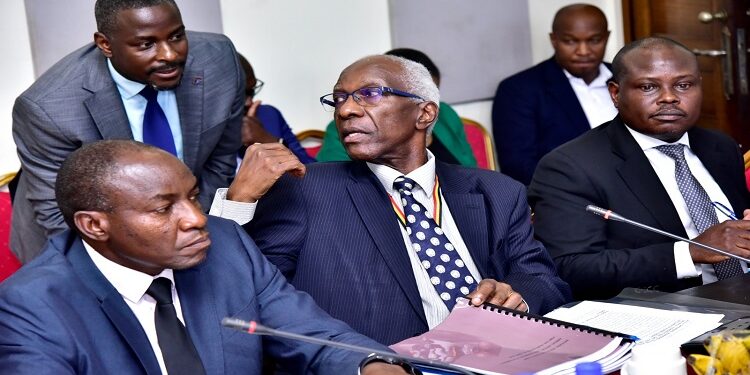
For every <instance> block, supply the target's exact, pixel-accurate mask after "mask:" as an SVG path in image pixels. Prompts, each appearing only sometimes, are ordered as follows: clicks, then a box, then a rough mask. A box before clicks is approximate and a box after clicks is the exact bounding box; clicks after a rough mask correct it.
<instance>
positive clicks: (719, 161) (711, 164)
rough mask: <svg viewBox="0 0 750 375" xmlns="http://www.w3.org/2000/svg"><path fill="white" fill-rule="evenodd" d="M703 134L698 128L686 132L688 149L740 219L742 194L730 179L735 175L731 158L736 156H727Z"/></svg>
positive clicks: (735, 183) (708, 136)
mask: <svg viewBox="0 0 750 375" xmlns="http://www.w3.org/2000/svg"><path fill="white" fill-rule="evenodd" d="M703 132H705V131H704V130H703V129H699V128H693V129H692V130H691V131H689V132H688V137H689V139H690V149H691V150H692V151H693V152H694V153H695V155H696V156H698V159H700V160H701V163H703V166H704V167H706V169H707V170H708V172H709V173H710V174H711V177H713V178H714V180H715V181H716V183H717V184H718V185H719V188H721V190H722V192H724V195H726V196H727V199H729V202H730V203H731V205H732V208H733V209H734V211H735V213H737V214H738V216H740V217H741V216H742V210H743V209H744V208H745V207H743V203H742V202H743V198H742V193H741V192H740V191H737V189H735V186H736V185H737V182H736V181H735V180H733V179H732V176H733V175H736V173H737V172H736V171H733V170H732V169H733V166H732V158H734V157H736V156H735V155H734V154H731V155H730V154H727V152H726V150H724V151H722V150H721V149H720V148H719V144H718V143H716V142H714V141H713V139H714V137H711V136H710V135H708V134H706V135H705V136H702V135H703V134H705V133H703Z"/></svg>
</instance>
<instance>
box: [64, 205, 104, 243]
mask: <svg viewBox="0 0 750 375" xmlns="http://www.w3.org/2000/svg"><path fill="white" fill-rule="evenodd" d="M73 223H75V226H76V228H78V231H79V232H80V233H81V235H83V236H85V237H87V238H91V239H92V240H95V241H99V242H104V241H106V240H107V239H108V238H109V217H108V216H107V214H106V213H104V212H100V211H78V212H76V213H75V214H73Z"/></svg>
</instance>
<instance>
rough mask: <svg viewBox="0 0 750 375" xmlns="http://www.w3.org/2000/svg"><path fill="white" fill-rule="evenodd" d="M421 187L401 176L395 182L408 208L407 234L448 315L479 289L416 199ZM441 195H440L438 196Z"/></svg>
mask: <svg viewBox="0 0 750 375" xmlns="http://www.w3.org/2000/svg"><path fill="white" fill-rule="evenodd" d="M416 186H417V183H416V182H414V180H412V179H410V178H408V177H404V176H401V177H399V178H397V179H396V180H394V181H393V188H394V189H396V190H398V192H399V194H400V195H401V205H402V206H403V208H404V216H405V224H404V225H405V227H406V233H408V234H409V239H410V240H411V244H412V249H413V250H414V251H415V252H416V253H417V256H419V260H420V262H421V263H422V267H423V268H424V269H425V270H426V271H427V275H428V276H430V282H431V283H432V286H434V287H435V290H436V291H437V293H438V295H439V296H440V299H442V300H443V302H445V306H447V307H448V311H450V310H452V309H453V306H454V305H455V304H456V298H458V297H463V296H465V295H467V294H469V292H470V291H471V289H473V288H474V287H475V286H476V280H474V278H473V277H471V273H470V272H469V270H468V269H467V268H466V265H465V264H464V261H463V259H461V255H459V254H458V252H457V251H456V249H455V248H454V247H453V244H452V243H451V242H450V241H449V240H448V237H446V236H445V233H444V232H443V229H442V228H440V226H439V225H438V224H437V223H436V222H435V220H434V219H433V218H432V215H431V214H430V213H429V212H427V210H426V209H425V208H424V206H423V205H422V204H421V203H419V202H418V201H417V200H416V199H414V197H413V196H412V192H411V191H412V189H413V188H414V187H416ZM435 194H439V193H437V192H436V193H435Z"/></svg>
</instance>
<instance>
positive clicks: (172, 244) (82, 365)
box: [0, 140, 406, 375]
mask: <svg viewBox="0 0 750 375" xmlns="http://www.w3.org/2000/svg"><path fill="white" fill-rule="evenodd" d="M81 176H85V177H81ZM56 182H57V183H56V186H55V193H56V197H57V202H58V205H59V207H60V210H61V211H62V213H63V216H64V217H65V221H66V222H67V223H68V225H69V227H70V228H72V229H71V230H66V231H64V232H62V233H60V234H59V235H57V236H55V237H53V238H52V239H51V240H50V242H48V243H47V246H46V250H45V251H44V252H43V253H42V254H40V255H39V257H37V258H36V259H34V260H33V261H31V262H29V263H28V264H26V265H25V266H24V267H23V268H21V270H19V271H18V272H16V273H15V274H14V275H13V276H11V277H10V278H9V279H7V280H6V281H4V282H3V283H2V284H0V369H2V372H3V373H4V374H78V375H89V374H90V375H95V374H171V375H189V374H261V369H262V367H263V361H264V357H265V358H275V359H277V360H278V363H279V364H280V365H281V369H280V370H282V373H290V374H313V373H314V374H351V375H355V374H362V375H375V374H380V375H387V374H391V375H399V374H400V375H406V372H405V371H404V370H405V369H404V368H402V367H401V366H396V365H390V364H386V363H379V362H377V359H378V358H377V357H367V358H366V359H365V357H366V354H362V353H357V352H353V351H348V350H342V349H335V348H331V347H325V346H320V345H317V344H308V343H304V342H300V341H294V340H288V339H284V338H278V337H273V336H267V337H260V336H256V335H249V334H246V333H242V332H237V331H234V330H230V329H229V328H226V327H222V325H221V321H222V318H224V317H232V318H237V319H241V320H244V321H257V322H258V323H260V324H262V325H264V326H267V327H270V328H274V329H278V330H281V331H287V332H293V333H297V334H302V335H308V336H314V337H316V338H319V339H327V340H333V341H336V342H339V343H345V344H353V345H358V346H365V347H368V348H374V349H378V350H381V351H382V350H386V351H387V350H388V349H387V348H385V347H383V346H382V345H380V344H378V343H376V342H374V341H372V340H370V339H368V338H366V337H364V336H362V335H361V334H359V333H356V332H354V331H353V330H352V329H351V328H350V327H348V326H347V325H346V324H344V323H342V322H341V321H338V320H335V319H332V318H331V317H330V316H329V315H328V314H326V313H325V312H323V311H322V310H321V309H320V308H318V307H317V306H316V305H315V302H314V301H313V299H312V298H310V296H308V295H307V294H305V293H302V292H299V291H297V290H295V289H294V288H293V287H291V286H290V285H289V283H288V282H287V280H286V279H285V278H284V276H282V275H281V273H280V272H279V270H278V269H276V267H274V266H273V265H271V264H270V263H269V262H268V260H267V259H266V258H265V257H263V255H262V254H261V253H260V251H259V250H258V248H257V247H256V246H255V244H253V241H252V240H250V238H249V237H248V236H247V234H246V233H245V231H244V230H242V228H240V227H239V226H238V225H237V224H235V223H234V222H230V221H228V220H224V219H221V218H215V217H207V216H206V215H204V214H203V212H202V211H201V207H200V204H199V203H198V195H199V194H200V191H199V183H198V180H197V179H196V177H195V176H194V175H193V174H192V173H191V172H190V170H189V169H188V168H187V166H185V164H183V163H182V162H180V161H179V160H178V159H177V158H176V157H174V156H173V155H170V154H169V153H167V152H165V151H163V150H160V149H158V148H156V147H153V146H149V145H146V144H143V143H138V142H135V141H126V140H110V141H100V142H95V143H91V144H88V145H84V146H83V147H81V148H79V149H78V150H76V151H74V152H73V153H71V155H70V157H68V158H67V159H66V161H65V162H64V163H63V165H62V167H61V168H60V172H59V173H58V175H57V181H56ZM384 359H385V358H384ZM360 362H361V363H362V365H360ZM360 367H362V368H361V371H359V368H360ZM358 371H359V372H358Z"/></svg>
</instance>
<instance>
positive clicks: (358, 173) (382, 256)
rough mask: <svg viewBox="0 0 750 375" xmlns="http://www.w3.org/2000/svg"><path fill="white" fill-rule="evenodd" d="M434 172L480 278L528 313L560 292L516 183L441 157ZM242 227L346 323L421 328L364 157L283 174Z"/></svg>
mask: <svg viewBox="0 0 750 375" xmlns="http://www.w3.org/2000/svg"><path fill="white" fill-rule="evenodd" d="M436 172H437V175H438V178H439V179H440V186H441V188H442V192H443V196H444V197H445V203H446V204H447V205H448V207H449V208H450V211H451V213H452V215H453V219H454V221H455V222H456V225H457V226H458V229H459V230H460V232H461V237H462V238H463V240H464V242H465V243H466V246H467V247H468V250H469V252H470V254H471V256H472V258H473V260H474V263H476V266H477V268H478V270H479V273H480V274H481V276H482V278H492V279H496V280H500V281H504V282H507V283H509V284H510V285H512V286H513V289H515V290H517V291H519V292H520V293H521V294H522V295H523V297H524V298H525V299H526V301H527V302H528V305H529V306H530V307H531V310H532V312H535V313H545V312H547V311H550V310H552V309H553V308H555V307H557V306H559V305H561V304H563V303H565V302H566V301H567V300H568V299H569V289H568V286H567V285H565V283H563V282H562V281H561V280H560V279H559V278H558V277H557V275H556V274H555V269H554V266H553V265H552V261H551V259H550V258H549V256H548V254H547V253H546V251H545V250H544V247H542V245H541V244H540V243H539V242H537V241H535V240H534V239H533V233H532V229H531V225H530V218H529V208H528V205H527V203H526V197H525V194H524V188H523V187H522V186H521V185H520V184H518V183H516V182H514V181H512V180H511V179H509V178H507V177H505V176H503V175H501V174H499V173H497V172H492V171H486V170H479V169H475V168H463V167H459V166H454V165H449V164H445V163H441V162H437V166H436ZM246 229H247V230H248V232H249V233H250V234H251V236H252V237H253V238H254V239H255V240H256V241H257V243H258V247H260V249H261V251H263V253H264V254H265V255H266V256H267V257H268V258H269V260H270V261H271V262H273V263H274V264H276V265H277V266H278V267H279V269H280V270H281V271H282V272H283V273H284V275H286V276H287V278H288V279H289V280H290V281H291V282H292V284H293V285H294V286H295V287H297V288H298V289H301V290H304V291H306V292H308V293H310V295H312V297H313V298H314V299H315V301H316V302H317V303H318V305H320V306H321V307H322V308H323V309H324V310H326V311H327V312H328V313H330V314H331V315H332V316H334V317H336V318H338V319H341V320H343V321H345V322H347V323H349V325H351V326H352V327H353V328H354V329H355V330H357V331H359V332H361V333H363V334H365V335H367V336H369V337H372V338H374V339H375V340H377V341H379V342H381V343H384V344H393V343H395V342H398V341H401V340H403V339H406V338H409V337H413V336H415V335H418V334H421V333H424V332H425V331H427V330H428V325H427V320H426V318H425V313H424V310H423V308H422V302H421V298H420V295H419V291H418V289H417V284H416V281H415V278H414V274H413V272H412V268H411V263H410V262H409V255H408V253H407V249H406V247H405V245H404V241H403V238H402V234H401V229H400V224H399V223H398V221H397V218H396V214H395V213H394V211H393V208H392V206H391V203H390V200H389V197H388V194H387V193H386V191H385V189H383V186H382V185H381V184H380V182H379V181H378V180H377V178H376V177H375V175H373V174H372V172H371V171H370V170H369V168H367V165H366V164H365V163H363V162H343V163H318V164H313V165H311V166H308V169H307V174H306V175H305V177H304V179H302V180H298V179H294V178H291V177H289V178H282V179H281V180H279V182H278V183H277V184H276V185H274V187H273V188H271V190H270V191H269V192H268V193H267V194H266V195H265V196H264V197H263V199H261V200H260V201H259V203H258V206H257V210H256V212H255V216H254V218H253V220H252V221H251V222H250V223H249V224H247V225H246ZM349 297H351V298H349Z"/></svg>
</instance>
